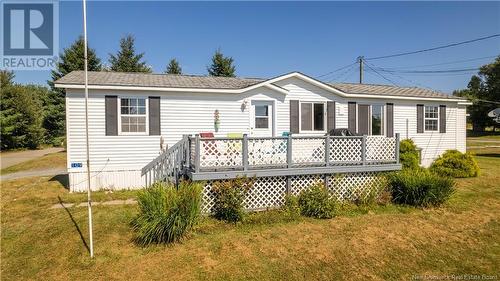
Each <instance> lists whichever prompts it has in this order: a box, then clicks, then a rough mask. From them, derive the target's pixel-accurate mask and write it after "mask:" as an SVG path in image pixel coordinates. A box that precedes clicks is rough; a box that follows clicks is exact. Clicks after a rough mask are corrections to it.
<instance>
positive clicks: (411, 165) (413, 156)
mask: <svg viewBox="0 0 500 281" xmlns="http://www.w3.org/2000/svg"><path fill="white" fill-rule="evenodd" d="M399 162H400V163H401V164H402V165H403V169H416V168H418V167H419V156H418V151H417V146H416V145H415V143H414V142H413V140H411V139H405V140H402V141H401V142H400V143H399Z"/></svg>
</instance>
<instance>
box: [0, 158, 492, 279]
mask: <svg viewBox="0 0 500 281" xmlns="http://www.w3.org/2000/svg"><path fill="white" fill-rule="evenodd" d="M478 161H479V165H480V167H481V169H482V173H481V176H480V177H478V178H472V179H461V180H458V191H457V192H456V193H455V194H454V195H453V197H452V198H451V200H450V201H449V202H448V203H447V204H446V205H445V206H444V207H442V208H439V209H424V210H422V209H415V208H411V207H400V206H394V205H388V206H378V207H374V208H373V209H369V208H352V209H349V210H345V211H344V214H342V215H341V216H339V217H337V218H334V219H331V220H314V219H305V218H302V219H300V220H298V221H292V222H286V221H283V220H282V219H281V218H280V217H279V216H278V215H276V213H266V212H263V213H259V214H255V215H252V216H251V217H250V219H249V221H248V222H247V223H244V224H239V225H228V224H224V223H220V222H217V221H214V220H212V219H209V218H206V219H204V220H203V221H202V222H201V223H200V225H199V226H197V228H196V230H195V231H194V233H192V234H191V235H190V237H189V238H188V239H186V240H185V241H183V242H182V243H177V244H174V245H171V246H151V247H148V248H141V247H138V246H136V245H135V244H134V243H133V242H132V238H133V233H132V232H131V229H130V226H129V222H130V220H131V219H132V218H133V217H134V215H135V214H136V212H137V206H95V207H94V230H95V233H94V236H95V255H96V258H95V259H93V260H91V259H89V257H88V252H87V248H86V246H85V243H86V242H84V241H87V210H86V208H70V209H67V210H66V209H50V206H52V205H53V204H55V203H57V202H59V201H60V200H62V201H64V202H78V201H84V200H85V195H82V194H69V193H68V191H67V190H66V189H64V188H63V187H62V186H61V184H60V183H59V182H58V181H55V180H51V178H48V177H43V178H30V179H22V180H15V181H8V182H2V187H1V192H2V194H1V195H2V196H1V208H2V216H1V229H2V232H1V240H2V241H1V242H2V243H1V246H2V250H1V276H2V280H20V279H21V280H24V279H31V280H35V279H37V280H40V279H41V280H67V279H76V280H82V279H85V280H88V279H104V280H107V279H112V280H116V279H128V280H151V279H153V280H154V279H163V280H164V279H168V280H181V279H183V280H186V279H187V280H206V279H208V280H244V279H250V280H276V279H287V280H316V279H320V280H332V279H345V280H367V279H374V280H401V279H404V280H408V279H411V278H412V276H413V275H423V274H429V275H441V276H442V275H451V274H454V275H460V274H478V275H481V274H486V275H497V278H498V273H499V271H498V270H499V268H500V234H499V233H500V184H499V182H500V154H493V155H492V156H489V157H485V156H479V157H478ZM134 195H135V193H134V192H114V193H104V192H100V193H96V194H95V198H96V200H110V199H114V198H120V199H123V198H129V197H133V196H134Z"/></svg>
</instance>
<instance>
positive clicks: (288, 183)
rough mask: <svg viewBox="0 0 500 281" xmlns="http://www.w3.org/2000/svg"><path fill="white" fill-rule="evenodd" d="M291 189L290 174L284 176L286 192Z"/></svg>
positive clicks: (288, 192)
mask: <svg viewBox="0 0 500 281" xmlns="http://www.w3.org/2000/svg"><path fill="white" fill-rule="evenodd" d="M291 190H292V178H291V176H286V194H290V192H291Z"/></svg>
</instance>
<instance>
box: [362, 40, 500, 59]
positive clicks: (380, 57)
mask: <svg viewBox="0 0 500 281" xmlns="http://www.w3.org/2000/svg"><path fill="white" fill-rule="evenodd" d="M499 36H500V34H493V35H489V36H485V37H480V38H476V39H472V40H467V41H462V42H457V43H451V44H447V45H443V46H438V47H433V48H428V49H423V50H418V51H411V52H404V53H397V54H392V55H386V56H379V57H373V58H366V59H365V60H378V59H386V58H393V57H400V56H406V55H413V54H418V53H423V52H429V51H435V50H439V49H444V48H449V47H455V46H459V45H463V44H469V43H473V42H477V41H482V40H486V39H490V38H494V37H499Z"/></svg>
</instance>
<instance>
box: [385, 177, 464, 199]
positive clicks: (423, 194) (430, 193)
mask: <svg viewBox="0 0 500 281" xmlns="http://www.w3.org/2000/svg"><path fill="white" fill-rule="evenodd" d="M389 185H390V186H391V189H392V199H393V201H394V202H395V203H399V204H407V205H413V206H422V207H429V206H439V205H441V204H442V203H444V202H445V201H446V200H448V198H450V196H451V195H452V194H453V192H454V190H455V184H454V181H453V179H452V178H448V177H441V176H439V175H437V174H434V173H432V172H430V171H429V170H426V169H414V170H411V169H408V170H402V171H400V172H397V173H394V174H392V175H390V176H389Z"/></svg>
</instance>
